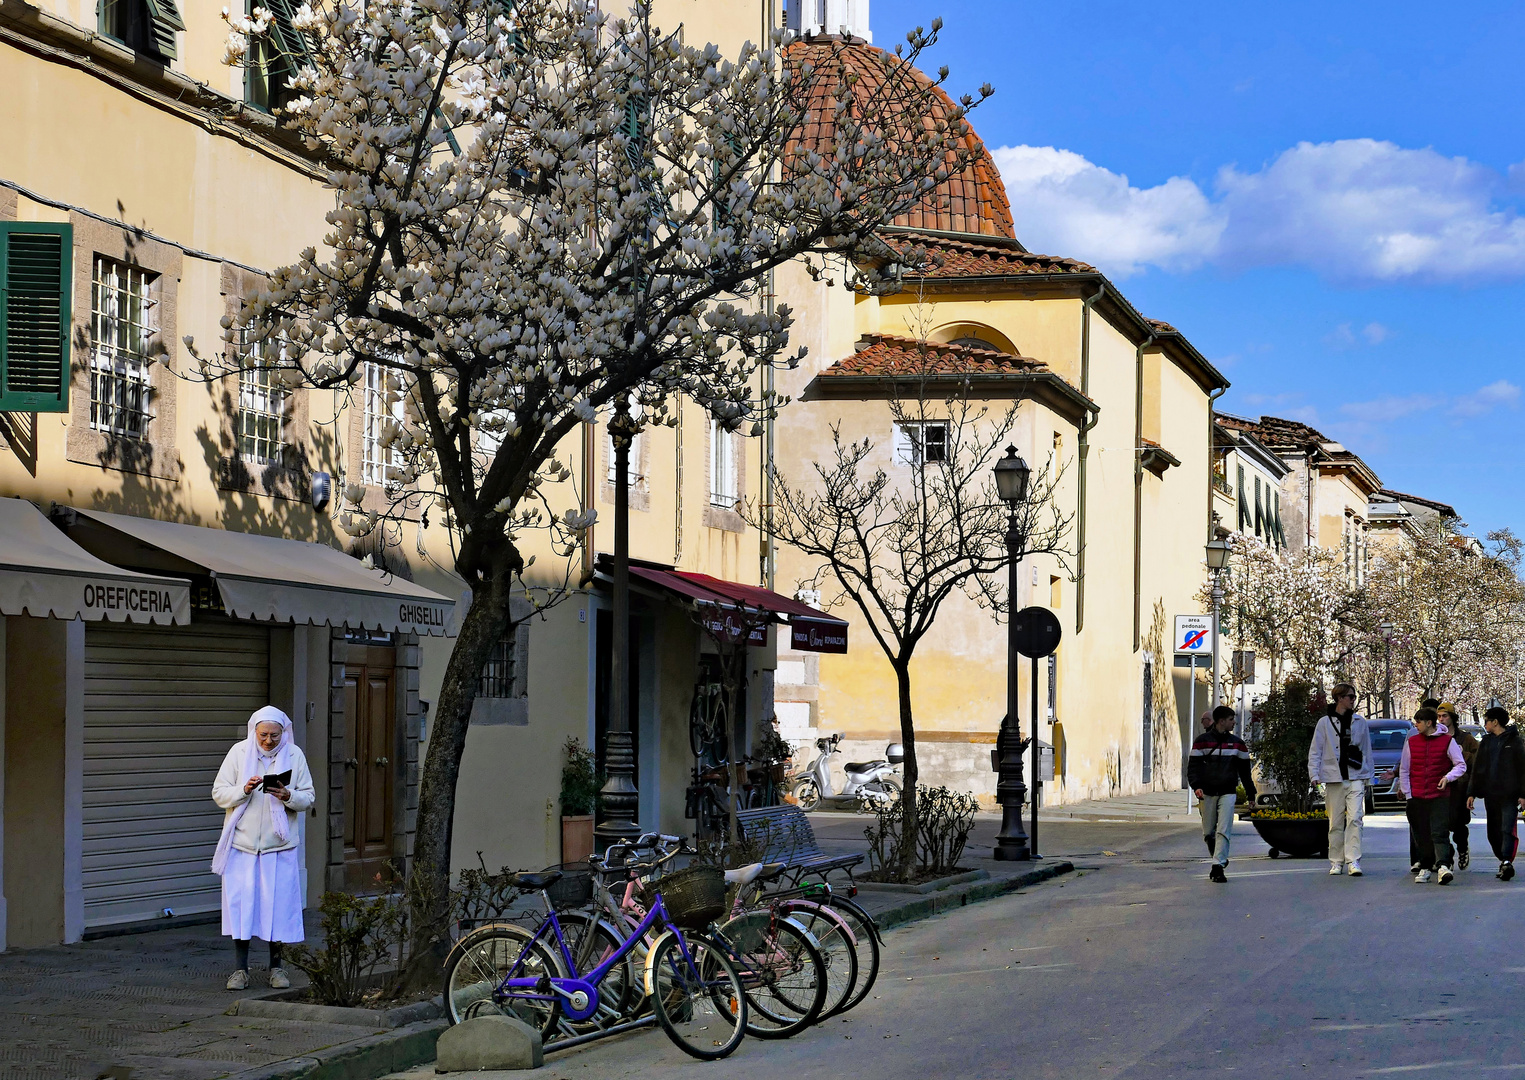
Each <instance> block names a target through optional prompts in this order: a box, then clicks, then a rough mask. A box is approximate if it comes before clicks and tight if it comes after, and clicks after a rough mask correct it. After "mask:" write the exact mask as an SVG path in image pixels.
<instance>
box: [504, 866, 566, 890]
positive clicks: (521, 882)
mask: <svg viewBox="0 0 1525 1080" xmlns="http://www.w3.org/2000/svg"><path fill="white" fill-rule="evenodd" d="M561 877H562V874H561V871H560V870H543V871H541V872H540V873H538V874H523V873H520V874H515V875H514V876H513V883H514V887H515V888H517V889H549V888H550V887H551V886H552V885H554V884H556V883H557V882H558V881H560V880H561Z"/></svg>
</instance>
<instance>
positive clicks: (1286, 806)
mask: <svg viewBox="0 0 1525 1080" xmlns="http://www.w3.org/2000/svg"><path fill="white" fill-rule="evenodd" d="M1325 705H1326V701H1325V697H1324V692H1323V691H1322V690H1318V689H1316V688H1315V687H1314V686H1313V685H1312V684H1311V683H1307V682H1304V681H1302V680H1300V679H1288V680H1287V682H1286V683H1285V684H1284V685H1283V686H1281V687H1279V688H1278V689H1276V690H1273V691H1272V692H1271V695H1270V696H1269V697H1268V698H1266V700H1265V703H1264V704H1263V705H1261V706H1260V708H1259V709H1257V710H1255V713H1254V716H1253V717H1252V723H1251V731H1252V738H1251V741H1250V751H1251V753H1253V754H1254V755H1255V757H1256V758H1257V759H1258V761H1259V764H1260V772H1261V775H1262V776H1265V777H1268V778H1269V779H1270V780H1271V781H1272V783H1274V784H1275V785H1276V786H1277V787H1278V788H1279V789H1280V792H1281V793H1280V794H1279V795H1278V796H1277V797H1276V808H1277V810H1278V811H1280V812H1282V813H1283V814H1312V813H1315V811H1314V809H1313V803H1314V789H1313V784H1312V782H1311V781H1310V780H1309V778H1308V748H1309V747H1310V746H1311V745H1313V729H1314V727H1315V726H1317V724H1318V720H1319V717H1321V716H1323V715H1324V708H1325Z"/></svg>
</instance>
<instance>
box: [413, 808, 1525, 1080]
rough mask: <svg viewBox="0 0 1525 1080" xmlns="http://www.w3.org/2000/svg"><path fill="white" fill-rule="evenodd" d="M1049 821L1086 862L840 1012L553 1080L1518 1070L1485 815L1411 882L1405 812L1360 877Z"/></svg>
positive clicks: (584, 1062)
mask: <svg viewBox="0 0 1525 1080" xmlns="http://www.w3.org/2000/svg"><path fill="white" fill-rule="evenodd" d="M826 824H827V823H825V822H823V823H822V825H826ZM818 828H819V827H818ZM820 831H823V832H827V833H831V832H836V831H838V830H837V829H836V828H834V827H828V828H824V829H820ZM844 831H845V827H844ZM982 831H988V828H987V829H984V830H982ZM1047 831H1048V835H1049V836H1050V838H1051V840H1052V843H1051V844H1050V845H1049V847H1050V851H1049V852H1046V854H1047V853H1052V854H1068V855H1070V856H1071V857H1075V856H1082V857H1077V858H1075V861H1076V863H1077V867H1079V869H1078V871H1077V873H1075V874H1073V875H1068V876H1066V877H1063V878H1059V879H1057V880H1055V881H1052V882H1049V883H1046V884H1043V885H1039V886H1036V887H1033V888H1030V889H1027V890H1025V891H1024V892H1022V893H1020V894H1014V895H1011V896H1007V897H1003V898H1000V899H996V900H992V901H989V902H986V903H982V904H978V905H971V906H970V907H967V908H963V909H960V910H958V911H955V912H951V913H949V914H946V915H941V916H938V917H935V918H932V919H928V920H926V921H923V922H920V923H916V924H913V925H910V926H907V927H904V928H901V929H898V930H895V931H893V932H891V933H890V934H889V935H888V936H887V940H886V947H885V960H884V967H883V970H882V973H881V975H880V980H879V983H878V985H877V986H876V987H875V989H874V992H873V994H872V995H871V997H870V999H869V1000H867V1001H865V1002H864V1003H863V1005H861V1006H860V1007H859V1008H858V1009H856V1010H855V1011H853V1012H852V1013H850V1014H848V1015H847V1016H846V1017H845V1018H839V1019H834V1020H829V1021H827V1022H826V1023H824V1024H822V1025H820V1026H818V1027H816V1028H814V1029H812V1030H810V1031H807V1032H805V1033H803V1034H801V1035H799V1036H797V1037H796V1038H794V1039H791V1040H788V1041H785V1042H763V1041H759V1040H753V1039H749V1040H747V1041H746V1042H744V1043H743V1044H742V1046H741V1047H740V1048H739V1049H738V1050H737V1052H736V1053H735V1054H734V1055H733V1056H732V1057H730V1058H728V1059H726V1060H724V1061H721V1062H716V1063H712V1064H704V1063H700V1062H697V1061H693V1060H691V1059H687V1058H685V1057H684V1056H683V1055H682V1054H681V1053H680V1052H679V1051H678V1050H677V1049H676V1048H675V1047H673V1046H672V1045H671V1044H670V1043H669V1042H668V1041H667V1039H666V1038H665V1037H664V1036H663V1035H662V1034H661V1033H660V1032H658V1031H651V1032H644V1033H638V1034H634V1035H629V1036H624V1037H621V1038H617V1039H614V1040H611V1041H609V1042H606V1043H602V1044H595V1045H593V1046H591V1047H586V1048H581V1049H577V1050H573V1051H567V1052H564V1053H560V1054H552V1055H551V1056H550V1057H549V1058H548V1060H547V1062H546V1068H545V1069H544V1070H543V1072H542V1073H541V1075H543V1076H547V1077H551V1078H556V1080H573V1078H579V1077H599V1078H606V1077H607V1078H610V1080H617V1078H622V1077H635V1076H637V1075H640V1076H644V1077H649V1076H651V1075H653V1074H654V1073H655V1074H657V1075H666V1074H668V1073H671V1074H673V1075H675V1076H694V1077H698V1076H701V1075H702V1076H703V1077H705V1078H706V1080H731V1078H742V1077H744V1078H746V1080H767V1078H771V1077H779V1078H784V1077H788V1078H790V1080H801V1078H815V1077H819V1078H821V1080H826V1078H828V1077H829V1078H832V1080H840V1078H841V1077H843V1076H849V1075H851V1076H864V1077H874V1078H875V1080H895V1078H906V1080H913V1078H914V1080H927V1078H929V1077H938V1078H940V1077H952V1076H957V1077H961V1078H964V1077H967V1078H972V1080H979V1078H992V1080H1005V1078H1008V1077H1012V1076H1023V1077H1054V1078H1060V1077H1063V1078H1070V1077H1081V1076H1101V1077H1115V1076H1122V1077H1134V1078H1139V1080H1143V1078H1150V1080H1153V1078H1158V1077H1183V1076H1198V1075H1211V1076H1222V1075H1228V1074H1231V1073H1237V1074H1241V1075H1247V1076H1253V1077H1257V1078H1261V1077H1293V1076H1295V1077H1305V1078H1306V1077H1326V1076H1327V1077H1336V1076H1338V1077H1346V1078H1348V1077H1361V1076H1388V1075H1400V1076H1401V1075H1409V1074H1413V1075H1418V1076H1429V1075H1445V1076H1448V1077H1509V1076H1525V1045H1522V1041H1521V1037H1522V1035H1525V1019H1521V1018H1520V1014H1519V1010H1518V1008H1517V1002H1518V1001H1519V1000H1520V997H1521V994H1522V991H1525V957H1522V956H1521V955H1520V949H1519V946H1518V944H1517V943H1518V940H1519V933H1520V925H1521V918H1520V916H1521V912H1522V910H1525V907H1522V905H1525V882H1519V881H1517V882H1514V883H1510V884H1504V883H1500V882H1498V881H1497V880H1495V878H1494V877H1493V873H1494V871H1495V869H1496V868H1497V864H1496V862H1495V861H1494V860H1493V858H1492V857H1491V855H1489V854H1488V853H1487V844H1486V841H1485V839H1484V837H1483V829H1482V823H1481V821H1477V822H1474V824H1473V827H1472V835H1473V842H1472V843H1473V852H1474V861H1473V863H1472V867H1471V870H1470V872H1467V873H1462V874H1459V875H1458V877H1457V882H1456V884H1454V885H1451V886H1439V885H1434V884H1429V885H1416V884H1414V883H1413V882H1412V880H1411V877H1410V875H1409V874H1408V854H1407V843H1408V841H1407V832H1406V831H1405V828H1404V823H1403V819H1402V817H1401V816H1399V815H1392V814H1384V815H1378V816H1377V817H1376V818H1375V819H1370V820H1369V821H1368V826H1367V830H1366V852H1367V854H1366V856H1365V858H1364V859H1363V860H1362V863H1363V866H1364V868H1365V869H1366V876H1365V877H1364V878H1361V879H1354V878H1349V877H1338V878H1335V877H1329V876H1328V874H1327V869H1328V864H1327V863H1325V862H1324V861H1323V860H1292V859H1285V858H1283V859H1276V860H1272V859H1270V858H1268V857H1267V849H1266V846H1265V845H1264V844H1263V843H1261V842H1260V841H1259V839H1258V838H1257V837H1256V836H1255V835H1254V833H1253V830H1252V829H1251V828H1250V826H1248V825H1247V824H1245V823H1238V824H1236V826H1235V837H1234V852H1233V858H1232V861H1231V863H1230V867H1229V881H1228V883H1227V884H1226V885H1215V884H1211V883H1209V882H1208V881H1207V880H1206V876H1207V864H1206V861H1205V859H1204V857H1203V856H1204V849H1203V846H1202V840H1201V838H1200V836H1199V835H1197V833H1198V830H1197V829H1195V828H1193V827H1191V826H1190V825H1187V826H1185V827H1182V826H1179V825H1166V824H1154V825H1135V824H1125V825H1117V824H1114V825H1107V824H1098V823H1086V824H1083V825H1082V824H1077V825H1073V826H1064V825H1056V826H1053V827H1052V829H1050V830H1047ZM981 839H982V840H983V839H984V837H983V836H982V837H981ZM1066 848H1068V849H1069V850H1068V851H1065V850H1063V849H1066ZM1084 852H1092V853H1094V854H1090V855H1084ZM398 1075H399V1076H403V1075H406V1076H408V1077H409V1078H410V1080H421V1078H422V1077H425V1076H432V1075H433V1074H432V1067H429V1066H425V1067H423V1068H422V1069H420V1070H417V1071H415V1072H413V1073H410V1074H398ZM488 1075H490V1074H478V1076H479V1077H481V1078H483V1080H485V1078H486V1077H487V1076H488ZM504 1075H507V1074H504Z"/></svg>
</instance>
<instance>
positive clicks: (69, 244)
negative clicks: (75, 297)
mask: <svg viewBox="0 0 1525 1080" xmlns="http://www.w3.org/2000/svg"><path fill="white" fill-rule="evenodd" d="M73 245H74V227H73V226H72V225H61V224H55V223H53V222H34V221H0V412H67V411H68V410H69V319H70V311H69V308H70V304H69V297H70V291H71V288H72V284H73V282H72V279H73V263H74V260H73V254H74V246H73Z"/></svg>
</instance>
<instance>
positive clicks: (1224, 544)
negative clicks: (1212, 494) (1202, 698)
mask: <svg viewBox="0 0 1525 1080" xmlns="http://www.w3.org/2000/svg"><path fill="white" fill-rule="evenodd" d="M1233 551H1234V549H1233V547H1232V545H1230V544H1229V542H1228V541H1227V540H1225V539H1223V537H1221V536H1219V537H1215V538H1214V539H1212V540H1209V541H1208V542H1207V568H1208V569H1209V570H1210V571H1212V575H1213V593H1212V595H1213V708H1214V709H1216V708H1217V707H1218V609H1219V607H1220V606H1221V605H1222V603H1223V591H1224V590H1223V571H1224V569H1225V568H1226V567H1227V566H1228V559H1229V556H1230V555H1231V554H1233ZM1193 663H1195V661H1193ZM1196 677H1197V674H1196V668H1193V669H1192V678H1193V679H1195V678H1196ZM1192 722H1193V723H1195V722H1196V721H1195V719H1193V721H1192ZM1192 730H1193V731H1195V730H1196V729H1195V728H1193V729H1192Z"/></svg>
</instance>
